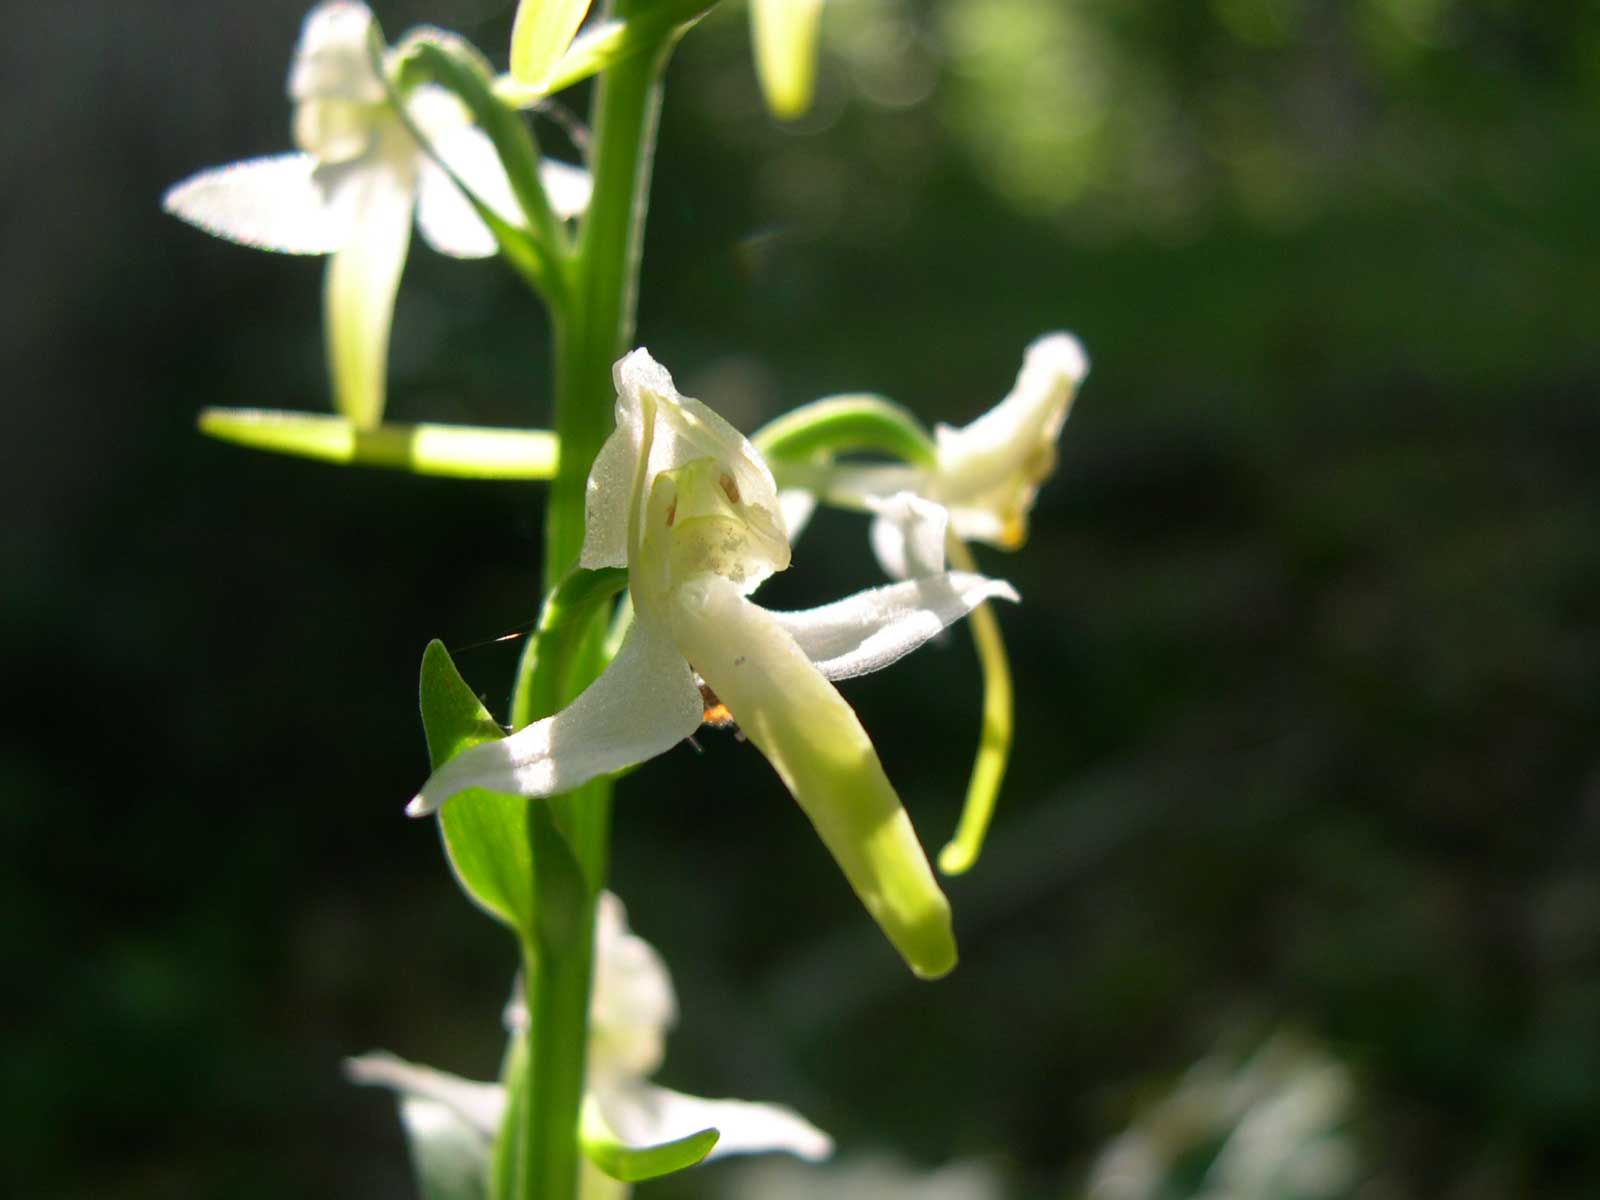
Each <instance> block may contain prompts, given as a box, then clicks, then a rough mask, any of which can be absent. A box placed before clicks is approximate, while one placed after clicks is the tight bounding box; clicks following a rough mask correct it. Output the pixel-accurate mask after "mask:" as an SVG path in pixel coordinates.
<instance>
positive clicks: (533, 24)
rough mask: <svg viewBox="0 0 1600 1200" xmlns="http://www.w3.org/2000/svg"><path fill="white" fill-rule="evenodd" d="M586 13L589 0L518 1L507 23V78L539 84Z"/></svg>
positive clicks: (531, 85)
mask: <svg viewBox="0 0 1600 1200" xmlns="http://www.w3.org/2000/svg"><path fill="white" fill-rule="evenodd" d="M588 12H589V0H522V3H521V4H520V5H519V6H518V8H517V19H516V22H515V23H514V24H513V25H512V26H511V77H512V78H513V79H515V80H516V81H517V82H518V83H520V84H524V85H525V86H527V87H543V86H544V85H545V84H546V83H547V82H548V80H549V77H550V72H551V70H552V68H554V66H555V65H556V63H557V62H558V61H559V60H560V58H561V56H562V55H563V54H565V53H566V52H567V47H568V46H570V45H571V44H572V39H573V37H574V35H576V34H577V32H578V26H580V25H582V24H583V18H584V17H585V16H587V15H588Z"/></svg>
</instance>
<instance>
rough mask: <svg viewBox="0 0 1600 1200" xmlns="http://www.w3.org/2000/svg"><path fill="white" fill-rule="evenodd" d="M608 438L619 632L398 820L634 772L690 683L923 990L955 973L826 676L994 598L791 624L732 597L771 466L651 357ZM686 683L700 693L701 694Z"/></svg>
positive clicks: (805, 617) (870, 599)
mask: <svg viewBox="0 0 1600 1200" xmlns="http://www.w3.org/2000/svg"><path fill="white" fill-rule="evenodd" d="M613 373H614V376H615V379H616V386H617V429H616V432H615V433H613V434H612V436H611V437H610V439H609V440H608V441H607V442H606V443H605V445H604V446H603V447H602V448H601V450H600V453H599V455H598V457H597V458H596V459H595V462H594V468H593V470H592V471H591V473H590V476H589V493H588V511H587V517H586V527H585V535H584V544H583V552H582V558H581V563H582V565H583V566H584V567H587V568H590V569H598V568H602V567H622V566H626V567H627V568H628V586H629V591H630V594H631V597H632V601H633V611H634V620H633V624H632V626H631V627H630V629H629V631H628V634H627V637H626V638H625V639H624V641H623V643H622V646H621V648H620V649H619V651H618V653H617V656H616V658H615V660H613V662H612V663H611V665H610V666H609V667H608V668H607V669H606V671H605V673H604V674H602V675H601V676H600V678H599V679H597V680H596V681H595V682H594V683H593V684H592V685H591V686H590V687H589V688H588V689H587V690H586V691H585V692H583V694H582V695H580V696H579V697H578V698H577V699H576V700H575V701H573V703H572V704H571V705H569V706H568V707H567V708H565V709H563V710H562V711H561V712H559V713H557V714H555V715H554V716H552V717H548V718H546V719H544V720H542V721H536V722H534V723H533V724H531V725H529V726H527V727H526V728H524V729H521V730H519V731H517V732H516V733H513V734H512V735H511V736H509V737H507V738H504V739H502V740H499V741H494V742H487V743H484V744H483V745H480V746H475V747H474V748H472V749H470V750H467V751H466V752H465V753H463V754H460V755H458V756H457V757H455V758H453V759H451V760H450V761H449V762H447V763H445V764H444V766H442V767H440V768H439V770H437V771H436V772H434V774H433V776H432V777H431V778H430V779H429V780H428V781H427V783H426V784H424V785H423V788H422V791H421V792H420V793H419V794H418V795H417V796H416V798H415V799H414V800H413V801H412V802H411V806H410V807H409V808H408V810H407V811H408V812H410V813H411V814H412V815H414V816H417V815H423V814H426V813H430V812H433V811H435V810H436V809H437V808H438V807H439V806H440V805H442V804H444V803H445V802H446V801H447V800H449V799H450V797H452V796H454V795H455V794H456V793H458V792H460V791H463V790H464V789H466V788H471V787H482V788H487V789H489V790H490V791H495V792H509V793H513V794H519V795H524V796H550V795H555V794H558V793H562V792H567V791H571V790H572V789H573V788H575V787H577V786H579V785H580V784H582V783H584V782H585V781H587V780H589V779H592V778H594V777H596V776H598V775H604V774H608V773H610V772H613V771H617V770H621V769H622V768H624V767H627V766H631V765H632V764H634V763H639V762H643V761H644V760H646V759H648V758H653V757H654V756H655V755H657V754H661V753H663V752H664V751H666V750H668V749H670V748H671V747H673V746H675V745H676V744H677V743H678V742H680V741H682V740H683V739H684V738H686V737H688V736H689V735H690V734H692V733H693V732H694V731H695V730H696V729H697V728H698V727H699V725H700V723H701V718H702V714H703V712H704V710H705V702H706V701H705V697H704V696H703V695H702V692H701V688H700V681H702V680H703V681H704V684H705V685H706V687H707V688H708V689H709V690H710V691H712V692H714V693H715V695H716V696H717V697H718V698H719V699H720V701H721V702H722V703H723V704H724V705H726V706H727V708H728V710H729V711H730V712H731V714H732V716H733V718H734V720H736V721H737V722H738V724H739V727H740V729H741V730H742V731H743V732H744V734H745V736H746V737H748V738H749V740H750V741H751V742H752V743H754V744H755V746H756V748H757V749H758V750H760V751H761V753H762V754H764V755H765V756H766V758H767V760H768V761H769V762H770V763H771V764H772V765H773V767H774V769H776V771H777V772H778V774H779V776H780V777H781V778H782V779H783V781H784V783H785V784H786V785H787V786H788V788H789V790H790V792H791V793H793V795H794V798H795V799H796V800H797V801H798V802H799V804H800V807H801V808H802V809H803V810H804V811H805V814H806V816H807V817H809V818H810V820H811V822H812V824H813V825H814V826H815V827H816V830H817V832H818V834H819V835H820V836H821V838H822V840H823V843H824V844H825V845H826V846H827V847H828V849H829V851H831V852H832V854H833V856H834V859H835V860H836V861H837V862H838V864H839V866H840V868H841V869H842V870H843V871H844V874H845V877H846V878H847V879H848V880H849V881H850V884H851V886H852V887H853V888H854V889H855V891H856V894H857V895H858V896H859V897H860V898H861V900H862V902H863V903H864V904H865V905H866V907H867V910H868V911H869V912H870V913H871V914H872V916H873V917H874V919H876V920H877V922H878V924H879V925H880V926H881V927H882V928H883V930H884V932H885V933H886V934H887V935H888V937H889V940H890V941H891V942H892V943H893V944H894V946H895V948H896V949H897V950H899V951H900V953H901V955H902V956H903V957H904V958H905V959H906V961H907V963H909V964H910V966H911V967H912V969H913V970H914V971H916V972H917V973H918V974H919V975H923V976H926V977H934V976H938V975H942V974H944V973H945V972H946V971H948V970H949V969H950V968H951V967H953V966H954V965H955V958H956V951H955V939H954V935H953V933H952V931H951V926H950V907H949V904H948V903H947V902H946V900H945V898H944V894H943V893H942V892H941V891H940V890H939V886H938V884H937V883H936V882H935V881H934V878H933V874H932V871H931V870H930V868H929V866H928V861H927V857H926V856H925V855H924V854H923V851H922V847H921V845H920V843H919V842H918V841H917V836H916V833H915V832H914V831H913V829H912V827H911V821H910V819H909V818H908V817H907V816H906V813H905V810H904V808H902V807H901V804H900V798H899V797H898V796H897V795H896V794H895V791H894V788H893V787H892V786H891V785H890V783H889V780H888V778H887V777H886V776H885V775H884V771H883V766H882V764H881V763H880V762H879V761H878V756H877V753H876V752H875V751H874V750H873V747H872V742H871V740H870V739H869V738H868V737H867V734H866V731H865V730H864V729H862V727H861V722H860V721H859V720H857V718H856V715H855V712H854V711H853V710H852V709H851V708H850V706H849V704H847V703H846V702H845V700H844V697H842V696H841V695H840V694H839V692H838V690H837V689H835V688H834V686H833V685H832V684H831V683H830V682H829V680H830V679H842V678H846V677H849V676H853V675H860V674H864V673H866V672H868V671H875V670H878V669H879V668H881V667H885V666H888V665H889V664H890V663H892V662H894V661H895V660H897V659H899V658H900V657H902V656H903V655H905V654H907V653H909V652H910V651H912V650H914V649H915V648H916V647H917V646H920V645H921V644H922V643H923V642H925V641H927V640H928V639H929V638H930V637H932V636H933V635H935V634H936V633H938V632H939V631H940V630H941V629H943V628H944V627H945V626H947V625H949V624H950V623H951V622H952V621H955V620H958V619H959V618H961V617H962V616H964V615H965V614H966V613H968V612H970V611H971V610H972V608H973V607H975V606H976V605H978V604H980V603H982V602H983V601H984V600H985V599H990V598H995V597H1005V598H1007V599H1012V600H1015V599H1016V593H1015V592H1014V591H1012V589H1011V587H1010V585H1008V584H1005V583H1002V582H998V581H996V580H992V579H985V578H984V577H982V576H980V575H975V574H971V573H967V572H959V571H952V572H943V573H940V574H936V575H932V576H929V577H927V578H923V579H916V580H910V581H907V582H904V583H898V584H892V585H889V586H886V587H880V588H876V589H873V590H870V591H866V592H861V593H858V594H857V595H854V596H851V597H849V598H847V599H844V600H840V601H837V602H835V603H833V604H829V605H825V606H823V607H821V608H817V609H811V610H808V611H805V612H799V613H779V612H769V611H767V610H766V609H764V608H761V607H759V606H757V605H756V604H754V603H752V602H751V601H750V600H749V599H747V597H748V595H749V594H750V592H751V591H753V590H754V589H755V588H756V586H757V585H758V584H760V583H761V582H762V581H763V580H764V579H766V578H767V577H768V576H770V575H771V574H773V573H774V572H776V571H781V570H783V569H784V568H786V567H787V566H788V565H789V542H788V539H787V537H786V536H785V535H784V530H783V523H782V519H781V517H780V515H779V511H778V502H777V495H776V491H775V488H774V485H773V481H772V474H771V472H770V471H769V470H768V468H767V464H766V463H765V461H764V460H763V459H762V458H761V456H760V455H759V454H758V453H757V452H756V451H755V449H754V448H753V447H752V446H751V445H750V443H749V442H748V441H746V440H745V439H744V437H743V436H741V435H740V434H739V432H738V431H737V430H735V429H734V428H733V427H732V426H731V425H729V424H728V423H727V422H726V421H724V420H723V419H722V418H721V417H719V416H717V414H716V413H714V412H712V411H711V410H710V409H709V408H707V407H706V406H705V405H703V404H701V403H700V402H699V401H697V400H692V399H689V398H687V397H684V396H680V395H679V394H678V391H677V389H676V388H675V387H674V386H673V384H672V379H671V377H670V376H669V375H668V374H667V372H666V371H665V370H663V369H662V368H661V367H660V366H659V365H658V364H657V363H656V362H655V361H654V360H653V359H652V358H651V357H650V355H649V354H648V353H646V352H645V351H643V350H636V351H634V352H633V353H632V354H630V355H628V356H627V357H626V358H624V359H622V360H621V361H620V362H618V363H617V365H616V367H615V369H614V372H613ZM697 676H698V679H697Z"/></svg>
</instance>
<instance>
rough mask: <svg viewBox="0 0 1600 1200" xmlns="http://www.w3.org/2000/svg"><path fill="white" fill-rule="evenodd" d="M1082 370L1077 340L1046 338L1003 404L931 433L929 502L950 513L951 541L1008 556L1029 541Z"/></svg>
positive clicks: (1085, 362) (1026, 359)
mask: <svg viewBox="0 0 1600 1200" xmlns="http://www.w3.org/2000/svg"><path fill="white" fill-rule="evenodd" d="M1088 370H1089V359H1088V356H1087V355H1085V354H1084V352H1083V347H1082V345H1080V344H1079V342H1078V339H1077V338H1075V337H1073V336H1072V335H1071V334H1067V333H1054V334H1049V335H1047V336H1045V337H1042V338H1040V339H1038V340H1037V341H1035V342H1034V343H1033V344H1032V345H1030V346H1029V347H1028V349H1027V352H1026V354H1025V355H1024V356H1023V362H1022V369H1021V370H1020V371H1019V372H1018V373H1017V381H1016V384H1015V385H1014V386H1013V387H1012V389H1011V391H1010V393H1009V394H1008V395H1007V396H1006V398H1005V399H1004V400H1002V401H1001V402H1000V403H999V404H997V405H995V406H994V407H993V408H991V409H990V410H989V411H988V412H986V413H984V414H983V415H982V416H981V417H979V418H978V419H977V420H975V421H973V422H972V423H971V424H969V425H965V426H963V427H962V428H960V429H956V428H952V427H951V426H949V425H939V426H937V427H935V429H934V431H933V432H934V439H935V441H936V443H937V445H938V453H939V467H938V472H937V475H936V477H935V486H934V489H933V494H932V497H931V498H932V499H935V500H938V501H940V502H941V503H942V504H944V505H945V506H946V507H947V508H949V510H950V524H951V528H952V529H954V530H955V533H956V536H958V537H960V538H963V539H965V540H968V541H981V542H986V543H988V544H990V545H995V546H999V547H1001V548H1002V549H1007V550H1014V549H1016V548H1017V547H1018V546H1020V545H1022V543H1023V542H1024V541H1026V540H1027V532H1028V512H1029V510H1030V509H1031V508H1032V507H1033V501H1034V497H1035V496H1036V495H1037V494H1038V490H1039V485H1040V484H1041V483H1042V482H1043V481H1044V480H1045V479H1046V478H1048V477H1049V475H1050V473H1051V471H1053V470H1054V469H1055V464H1056V439H1057V438H1058V437H1059V435H1060V433H1061V426H1062V424H1063V422H1065V421H1066V419H1067V413H1068V411H1069V410H1070V409H1071V407H1072V401H1073V398H1074V396H1075V395H1076V394H1077V388H1078V385H1079V384H1080V383H1081V382H1082V381H1083V379H1084V377H1085V376H1086V375H1087V374H1088Z"/></svg>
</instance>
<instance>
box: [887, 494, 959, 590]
mask: <svg viewBox="0 0 1600 1200" xmlns="http://www.w3.org/2000/svg"><path fill="white" fill-rule="evenodd" d="M867 507H868V508H870V509H871V510H872V511H873V512H874V513H875V514H877V515H876V516H875V517H874V518H873V521H872V533H871V537H872V552H873V553H874V554H875V555H876V556H877V559H878V565H879V566H881V567H882V568H883V572H884V574H885V575H887V576H889V578H891V579H916V578H919V577H921V576H923V575H937V574H938V573H939V572H941V571H943V570H944V540H945V534H946V532H947V531H948V529H949V528H950V514H949V512H947V511H946V510H945V508H944V507H943V506H942V505H939V504H934V503H933V502H932V501H930V500H924V499H922V498H921V497H920V496H917V495H916V494H915V493H912V492H897V493H895V494H894V495H893V496H890V497H888V498H887V499H884V500H879V499H877V498H868V500H867Z"/></svg>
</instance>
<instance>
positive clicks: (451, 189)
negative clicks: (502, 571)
mask: <svg viewBox="0 0 1600 1200" xmlns="http://www.w3.org/2000/svg"><path fill="white" fill-rule="evenodd" d="M375 28H376V22H375V20H374V18H373V15H372V13H371V11H370V10H369V9H368V8H367V6H366V5H364V4H359V3H355V2H353V0H328V2H327V3H324V4H321V5H318V6H317V7H316V8H314V9H313V10H312V11H311V13H310V15H309V16H307V17H306V20H305V25H304V26H303V28H302V29H301V32H300V40H299V42H298V43H297V45H296V46H295V51H294V58H293V61H292V63H291V64H290V68H289V86H288V90H289V98H290V99H291V100H292V101H294V104H295V111H294V140H295V143H296V144H297V145H298V146H299V147H300V153H297V154H280V155H274V156H271V157H267V158H253V159H247V160H245V161H244V162H238V163H233V164H231V165H229V166H225V167H216V168H213V169H211V170H208V171H202V172H200V173H199V174H197V175H195V176H192V177H191V178H189V179H186V180H184V181H183V182H182V183H179V184H177V185H175V186H174V187H172V188H171V189H170V190H168V192H167V194H166V196H165V197H164V198H163V201H162V203H163V206H164V207H165V208H166V210H167V211H168V212H171V213H173V214H175V215H176V216H179V217H182V218H183V219H184V220H186V221H188V222H189V223H190V224H192V225H196V226H198V227H199V228H201V229H203V230H205V231H206V232H208V233H212V234H215V235H217V236H218V237H223V238H227V239H229V240H230V241H235V242H239V243H241V244H243V245H246V246H254V247H256V248H258V249H261V250H272V251H276V252H278V253H282V254H327V255H330V256H331V257H330V259H329V262H328V273H327V281H326V294H325V311H324V322H325V326H326V335H327V345H328V357H329V368H330V372H331V375H332V382H333V393H334V401H335V407H336V408H337V409H338V410H339V412H340V413H342V414H343V415H344V416H346V417H348V418H349V419H350V420H351V422H353V423H354V424H355V425H356V426H357V427H360V428H370V427H372V426H374V425H376V424H377V423H378V421H379V420H380V419H381V417H382V415H383V406H384V386H385V372H386V365H387V360H388V350H389V329H390V325H391V324H392V322H393V318H394V301H395V293H396V291H397V289H398V288H399V284H400V272H401V268H402V267H403V266H404V265H405V259H406V252H407V250H408V249H409V246H410V241H411V223H412V219H413V216H415V219H416V222H417V225H418V226H419V227H420V228H421V230H422V235H423V237H424V238H425V239H426V240H427V241H428V243H429V244H430V245H431V246H433V248H434V249H436V250H438V251H440V252H441V253H443V254H449V255H452V256H455V257H458V258H484V257H488V256H489V255H492V254H494V253H495V249H496V247H495V241H494V238H493V236H492V235H491V234H490V232H489V230H488V228H487V226H485V225H484V223H483V222H482V220H480V219H479V217H478V215H477V213H475V212H474V211H473V209H472V206H471V205H470V204H469V203H468V202H467V201H466V199H465V198H464V197H463V196H462V195H461V193H460V191H459V189H458V188H457V187H456V186H455V184H454V183H453V182H452V181H451V180H450V177H449V176H448V175H447V174H446V173H445V172H444V171H443V170H441V169H440V167H439V165H438V164H437V163H435V162H434V161H433V160H432V159H431V158H430V157H429V156H428V154H427V153H426V151H424V149H423V148H422V146H421V145H419V144H418V142H417V140H416V139H415V138H414V137H413V136H412V135H411V133H410V131H409V130H407V128H406V126H405V124H404V122H402V120H401V119H400V116H399V115H398V114H397V113H396V112H395V111H394V110H393V108H392V107H391V106H390V104H389V102H388V99H387V94H386V91H385V88H384V81H383V79H382V78H381V77H380V76H379V75H378V73H377V72H376V71H375V70H374V69H373V63H372V59H371V57H370V51H369V38H370V37H371V36H372V33H373V31H374V29H375ZM413 36H417V37H427V38H432V39H436V40H445V39H450V38H451V37H452V35H449V34H444V33H442V32H439V31H432V30H430V31H423V32H419V33H417V34H415V35H413ZM397 53H398V52H397V51H390V53H389V55H388V61H389V62H391V63H392V62H394V61H395V59H396V56H397ZM406 112H407V115H408V116H409V118H410V119H411V121H412V122H413V123H414V124H415V125H416V127H417V128H418V130H420V131H421V133H422V134H423V136H424V137H426V138H427V139H428V141H429V143H430V144H431V145H432V146H433V148H434V150H435V152H436V153H437V154H438V155H439V157H440V158H442V159H443V160H444V161H445V162H447V163H448V164H449V165H450V167H451V169H452V170H453V171H455V172H456V174H457V175H458V176H460V177H461V179H462V180H463V181H464V182H465V183H466V184H467V185H468V186H469V187H471V188H472V189H473V191H474V192H475V193H476V194H477V195H478V196H479V197H480V198H481V199H482V200H483V201H484V202H485V203H486V204H487V205H488V206H489V207H490V208H491V209H493V210H494V211H495V212H496V213H498V214H499V215H501V216H502V217H504V218H505V219H506V220H507V221H508V222H510V223H512V224H518V225H520V224H522V223H523V221H522V218H521V216H520V215H519V213H518V206H517V203H516V200H515V198H514V196H513V193H512V189H511V185H510V183H509V181H508V180H507V178H506V175H505V171H504V169H503V168H502V167H501V165H500V160H499V158H498V156H497V155H496V154H495V150H494V146H493V144H492V143H491V142H490V141H489V138H488V137H487V135H485V134H484V133H483V131H482V130H480V129H478V128H477V127H476V126H474V125H473V124H472V122H471V118H470V116H469V114H468V112H467V110H466V108H465V106H463V105H462V104H461V103H460V101H458V100H457V99H456V98H455V97H454V96H453V95H451V94H450V93H449V92H447V91H445V90H444V89H443V88H440V87H437V86H434V85H431V84H425V85H423V86H420V87H417V88H415V89H414V90H413V91H412V92H411V93H410V95H409V96H408V97H407V99H406ZM541 175H542V179H543V183H544V186H545V190H546V192H547V193H548V195H549V198H550V203H551V207H552V209H553V210H554V211H555V212H556V213H557V214H558V215H559V216H562V217H572V216H576V215H577V214H578V213H580V212H581V211H582V210H583V209H584V207H585V206H586V205H587V204H588V199H589V191H590V180H589V176H588V174H587V173H586V172H584V171H582V170H579V169H578V168H576V167H570V166H567V165H565V164H563V163H555V162H548V161H546V162H545V163H544V164H543V166H542V169H541Z"/></svg>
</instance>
